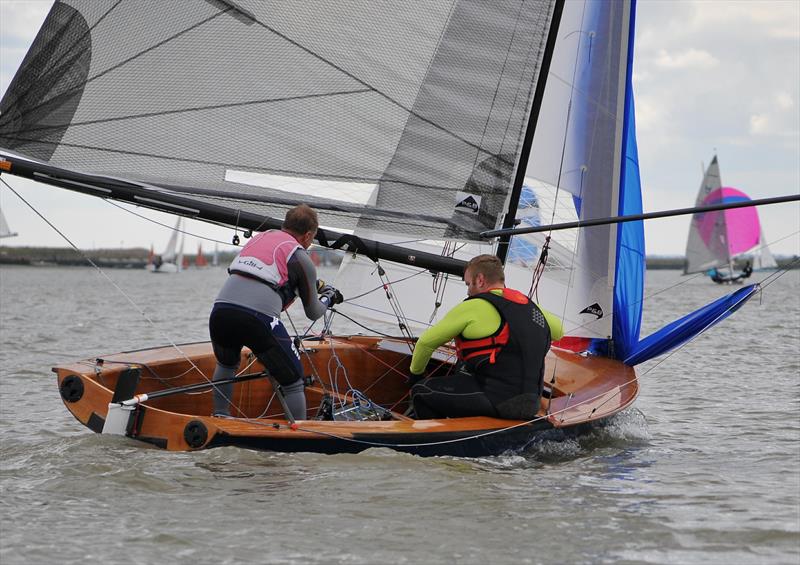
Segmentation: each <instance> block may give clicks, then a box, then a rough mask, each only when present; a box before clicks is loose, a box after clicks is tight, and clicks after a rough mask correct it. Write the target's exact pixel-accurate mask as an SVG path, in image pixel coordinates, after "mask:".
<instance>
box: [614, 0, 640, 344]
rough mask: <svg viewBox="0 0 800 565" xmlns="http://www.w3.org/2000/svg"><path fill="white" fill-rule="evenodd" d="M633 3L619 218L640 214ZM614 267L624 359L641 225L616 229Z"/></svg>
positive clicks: (632, 338) (631, 331)
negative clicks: (634, 98)
mask: <svg viewBox="0 0 800 565" xmlns="http://www.w3.org/2000/svg"><path fill="white" fill-rule="evenodd" d="M635 21H636V3H635V2H631V14H630V20H629V26H630V31H629V35H628V59H627V61H628V68H627V77H626V83H625V84H626V87H625V116H624V119H625V121H624V124H625V125H624V130H623V134H622V143H623V148H624V153H623V158H622V163H621V170H620V191H619V208H618V211H619V214H620V215H621V216H624V215H628V214H641V213H642V189H641V182H640V178H639V152H638V150H637V147H636V121H635V119H634V115H635V114H634V105H633V80H632V76H631V75H632V73H633V31H634V22H635ZM616 256H617V265H616V274H615V284H614V323H613V329H612V331H613V334H612V337H613V340H614V352H613V353H614V356H615V357H616V358H617V359H625V358H626V357H628V356H629V355H631V353H632V352H633V351H634V349H635V348H636V347H637V344H638V343H639V330H640V327H641V321H642V297H643V294H644V272H645V253H644V226H643V225H642V222H641V221H637V222H625V223H622V224H619V226H618V227H617V253H616Z"/></svg>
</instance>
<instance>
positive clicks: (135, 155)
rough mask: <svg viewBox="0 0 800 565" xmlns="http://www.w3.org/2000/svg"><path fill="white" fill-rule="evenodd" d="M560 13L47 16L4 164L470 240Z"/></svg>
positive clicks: (173, 6) (141, 4)
mask: <svg viewBox="0 0 800 565" xmlns="http://www.w3.org/2000/svg"><path fill="white" fill-rule="evenodd" d="M554 3H555V0H553V1H540V2H527V1H524V0H503V1H497V2H479V1H464V0H460V1H459V0H454V1H452V2H441V1H439V0H415V1H414V2H390V1H375V0H362V1H357V0H347V1H345V0H341V1H337V2H327V3H324V2H295V1H286V2H261V1H246V0H237V1H236V2H227V1H222V0H171V1H169V2H152V1H148V0H140V1H136V0H130V1H129V0H122V1H117V0H113V1H112V0H105V1H104V0H68V1H63V2H56V3H55V5H54V6H53V8H52V10H51V12H50V14H49V16H48V18H47V20H46V22H45V24H44V26H43V27H42V29H41V31H40V32H39V35H38V36H37V38H36V40H35V41H34V44H33V46H32V48H31V50H30V51H29V53H28V55H27V56H26V58H25V60H24V62H23V64H22V66H21V67H20V69H19V71H18V73H17V75H16V76H15V78H14V80H13V81H12V83H11V85H10V87H9V89H8V91H7V93H6V95H5V97H4V98H3V100H2V102H0V147H3V148H6V149H8V150H11V151H14V152H16V153H20V154H22V155H25V156H28V157H31V158H34V159H37V160H40V161H44V162H46V163H48V164H50V165H53V166H56V167H60V168H64V169H70V170H75V171H80V172H84V173H93V174H98V175H105V176H109V177H115V178H122V179H130V180H134V181H138V182H144V183H149V184H152V185H155V186H157V187H168V189H169V190H172V191H175V192H179V193H181V194H182V195H190V197H191V198H193V199H195V200H198V201H204V202H212V203H214V204H217V205H221V206H225V207H229V208H231V209H235V210H242V211H249V212H254V213H257V214H262V215H264V216H270V217H282V216H283V213H284V211H285V209H286V208H287V207H288V206H290V205H292V204H293V203H295V202H298V201H305V202H308V203H310V204H312V205H314V204H318V205H319V207H320V208H322V209H323V214H322V217H321V220H322V222H323V224H325V225H328V226H332V227H342V228H354V227H356V225H357V223H358V220H359V219H362V221H363V219H364V218H374V219H376V221H378V222H379V223H380V225H381V227H382V229H385V230H389V231H393V232H397V233H404V234H414V235H418V236H426V237H445V236H451V237H463V238H476V237H477V232H478V231H480V230H483V229H486V228H487V227H489V228H490V227H494V226H495V225H496V224H497V216H498V214H500V213H501V211H502V210H503V208H504V204H505V202H506V199H507V193H508V191H509V190H510V187H511V182H512V179H513V171H514V170H515V168H516V167H517V166H518V165H519V158H520V150H521V139H522V136H523V135H524V131H525V128H526V126H527V122H528V117H529V113H530V107H531V97H532V95H533V92H534V90H535V82H536V80H538V78H539V76H538V71H539V68H540V66H541V63H542V58H543V57H544V44H545V40H546V37H547V34H548V31H549V28H550V23H551V19H552V15H553V9H554V8H553V5H554ZM270 202H273V203H272V204H270ZM274 202H278V203H279V204H277V205H276V204H274ZM340 202H343V203H345V204H346V206H344V207H342V206H340V207H339V208H336V209H330V210H327V211H325V210H324V208H326V206H325V205H326V204H329V205H333V204H337V203H340ZM459 204H460V205H461V206H458V205H459ZM331 207H333V208H335V206H328V208H331Z"/></svg>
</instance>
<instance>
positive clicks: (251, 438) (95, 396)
mask: <svg viewBox="0 0 800 565" xmlns="http://www.w3.org/2000/svg"><path fill="white" fill-rule="evenodd" d="M303 345H304V349H305V351H307V352H308V357H307V359H308V360H307V361H306V362H305V364H304V365H305V369H306V372H307V374H309V375H313V373H314V370H315V366H319V367H326V366H328V365H329V364H330V363H331V362H332V361H334V359H336V358H337V357H338V361H340V362H341V364H342V365H343V366H345V367H347V368H348V371H347V373H344V372H340V373H339V374H338V378H337V380H335V381H334V382H327V379H326V378H324V377H322V378H319V377H316V378H314V380H313V381H311V383H310V384H309V386H307V387H306V397H307V401H308V414H307V415H306V417H305V418H302V419H298V420H297V421H295V422H294V423H290V422H288V421H287V420H286V419H285V418H284V417H283V409H282V408H281V405H280V403H279V402H278V400H277V399H276V396H275V395H274V394H273V392H274V391H273V390H272V385H271V384H270V382H269V381H268V380H267V379H266V378H255V379H253V380H247V381H244V382H240V383H238V384H236V385H235V387H234V391H233V395H232V400H233V403H234V406H235V407H236V410H238V411H239V413H238V414H236V415H237V416H239V417H236V418H217V417H211V416H209V414H211V411H212V399H211V392H210V387H208V386H205V387H204V388H205V390H204V391H195V392H192V393H189V394H171V395H168V396H164V397H161V398H153V399H151V400H148V401H146V402H139V403H136V404H135V405H133V406H131V407H130V409H129V410H126V411H125V413H124V434H125V435H127V436H129V437H132V438H135V439H138V440H140V441H145V442H148V443H151V444H153V445H156V446H158V447H162V448H165V449H170V450H190V449H203V448H209V447H219V446H223V445H234V446H240V447H249V448H253V449H265V450H274V451H315V452H321V453H338V452H345V453H346V452H358V451H362V450H364V449H366V448H368V447H380V446H383V447H391V448H393V449H397V450H400V451H407V452H409V453H416V454H420V455H458V456H475V455H486V454H497V453H502V452H504V451H507V450H510V449H520V448H522V447H524V446H525V445H527V444H528V443H530V442H531V441H532V439H534V438H536V437H539V435H540V434H541V432H543V431H546V430H562V431H565V432H567V433H574V432H578V431H580V430H583V429H586V428H587V427H588V426H589V425H590V424H591V423H592V422H596V421H600V420H603V419H605V418H608V417H609V416H611V415H613V414H615V413H617V412H619V411H620V410H622V409H624V408H625V407H626V406H628V405H630V403H632V402H633V400H634V399H635V398H636V394H637V392H638V382H637V380H636V375H635V371H634V369H633V368H632V367H628V366H626V365H624V364H622V363H619V362H617V361H614V360H611V359H602V358H599V359H594V358H588V357H585V356H580V355H576V354H575V353H572V352H570V351H567V350H562V349H558V348H554V349H553V350H552V351H551V352H550V354H549V356H548V359H547V369H546V371H547V374H552V373H553V371H554V369H555V366H556V364H558V365H559V378H558V380H557V382H556V383H555V384H554V385H552V386H551V387H548V388H549V392H548V396H549V397H550V398H545V399H543V403H542V408H541V411H540V415H539V417H538V418H537V419H535V420H533V421H530V422H522V421H519V422H518V421H511V420H501V419H497V418H485V417H473V418H450V419H441V420H419V421H417V420H414V419H412V418H409V417H407V416H404V415H403V414H404V413H405V412H406V410H407V409H408V399H409V385H408V374H409V373H408V364H409V362H410V355H409V354H408V345H407V344H406V343H405V342H403V341H400V340H395V339H387V338H376V337H356V336H352V337H349V338H329V339H324V340H318V341H307V342H306V343H304V344H303ZM180 347H181V350H183V351H184V353H186V355H187V358H184V359H180V358H176V356H175V350H174V349H173V348H172V347H165V348H159V349H150V350H145V351H134V352H130V353H119V354H116V355H108V356H104V357H101V358H98V359H94V360H86V361H83V362H79V363H74V364H69V365H62V366H58V367H55V368H54V369H53V370H54V371H55V372H56V373H57V374H58V383H59V390H60V392H61V396H62V399H63V400H64V404H65V405H66V406H67V408H68V409H69V410H70V412H72V414H73V415H74V416H75V417H76V418H77V419H78V420H79V421H80V422H81V423H82V424H84V425H86V426H87V427H89V428H90V429H92V430H94V431H96V432H98V433H101V432H103V428H104V427H105V426H106V418H107V416H108V411H109V405H112V406H113V403H114V402H120V401H122V400H127V399H128V398H131V397H133V394H132V392H133V391H135V394H137V395H142V394H152V393H157V391H163V390H164V389H165V386H166V387H168V388H178V387H186V386H187V385H200V386H203V385H207V381H206V380H205V379H204V378H203V377H202V376H201V375H200V373H198V372H197V371H196V370H195V367H197V368H198V369H200V371H202V372H203V373H204V374H210V373H212V372H213V370H214V363H215V360H214V355H213V352H212V351H211V347H210V345H209V344H207V343H198V344H190V345H182V346H180ZM404 350H405V352H404ZM441 353H442V354H450V355H448V357H450V356H452V354H453V352H452V351H450V352H448V351H445V350H442V351H441ZM248 357H249V355H245V356H244V358H243V360H242V366H243V367H244V366H247V365H248V364H249V363H251V362H252V359H248ZM449 368H451V364H450V363H448V362H447V361H446V360H445V361H442V362H441V364H440V367H439V368H438V369H437V370H438V371H439V372H442V373H443V372H445V371H447V370H448V369H449ZM262 370H263V367H262V366H261V365H260V363H258V362H257V361H255V362H254V363H253V364H252V365H251V366H250V371H251V372H253V373H259V372H260V371H262ZM352 390H358V391H360V392H361V393H363V394H364V395H365V396H366V397H368V399H369V401H368V402H369V403H374V404H375V405H378V406H379V408H373V407H371V406H370V404H369V403H368V402H364V401H361V402H360V404H356V403H355V402H354V400H355V398H354V397H352V396H348V395H347V394H342V393H338V392H336V391H352ZM117 391H118V394H117V395H116V397H115V392H117ZM325 395H329V396H331V397H332V398H333V399H334V400H335V403H334V404H335V408H334V417H336V418H337V420H318V419H315V418H316V416H317V413H318V412H319V411H320V406H321V404H322V399H323V397H324V396H325ZM106 431H107V432H108V429H106ZM553 437H556V436H553Z"/></svg>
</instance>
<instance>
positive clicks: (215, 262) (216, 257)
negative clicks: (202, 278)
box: [211, 243, 219, 267]
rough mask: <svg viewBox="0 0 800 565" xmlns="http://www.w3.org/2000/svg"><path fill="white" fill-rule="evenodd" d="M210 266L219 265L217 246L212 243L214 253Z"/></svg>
mask: <svg viewBox="0 0 800 565" xmlns="http://www.w3.org/2000/svg"><path fill="white" fill-rule="evenodd" d="M211 266H212V267H219V246H218V245H217V244H216V243H215V244H214V255H212V256H211Z"/></svg>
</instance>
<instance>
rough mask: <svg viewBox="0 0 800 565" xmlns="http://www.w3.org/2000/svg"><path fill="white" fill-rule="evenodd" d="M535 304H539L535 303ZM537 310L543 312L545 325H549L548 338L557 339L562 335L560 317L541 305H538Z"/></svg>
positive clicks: (562, 327)
mask: <svg viewBox="0 0 800 565" xmlns="http://www.w3.org/2000/svg"><path fill="white" fill-rule="evenodd" d="M537 306H539V305H538V304H537ZM539 310H541V311H542V314H544V319H545V321H547V325H548V326H550V340H551V341H558V340H559V339H561V338H562V337H564V324H563V323H562V322H561V318H559V317H558V316H556V315H555V314H553V313H552V312H550V311H548V310H545V309H544V308H542V307H541V306H539Z"/></svg>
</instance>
